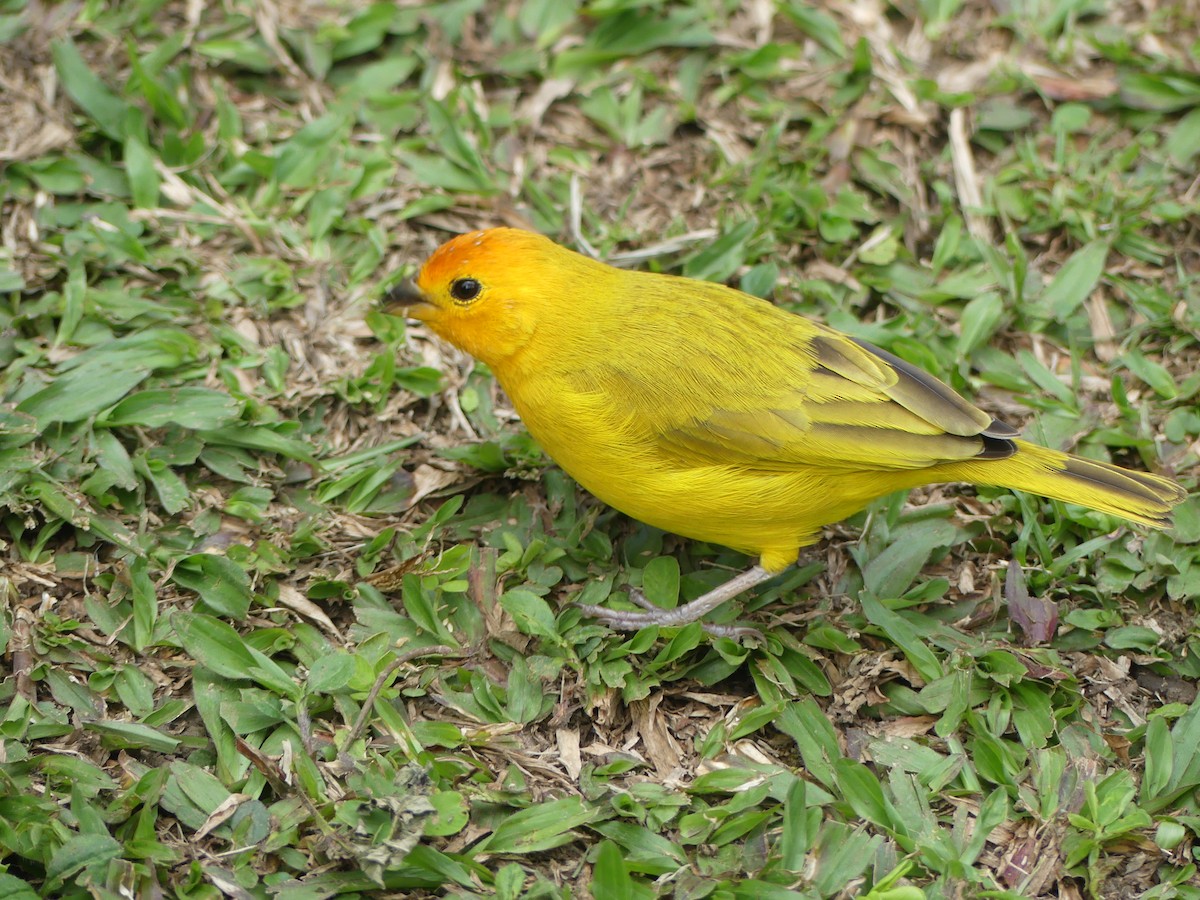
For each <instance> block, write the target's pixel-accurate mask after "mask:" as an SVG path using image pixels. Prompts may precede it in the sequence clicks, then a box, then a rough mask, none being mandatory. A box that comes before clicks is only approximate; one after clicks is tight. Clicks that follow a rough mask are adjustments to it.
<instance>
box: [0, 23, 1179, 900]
mask: <svg viewBox="0 0 1200 900" xmlns="http://www.w3.org/2000/svg"><path fill="white" fill-rule="evenodd" d="M0 116H2V118H3V122H4V127H3V128H2V129H0V165H2V166H3V167H4V179H3V181H2V182H0V559H2V560H3V565H2V567H0V599H2V600H3V618H2V620H0V639H2V643H3V648H4V653H5V656H4V659H5V662H6V663H7V665H8V672H7V677H6V678H5V679H4V681H3V682H2V684H0V697H2V698H3V704H4V705H3V716H2V719H0V740H2V744H0V751H2V752H0V773H2V777H3V785H4V788H3V791H2V792H0V892H2V893H4V895H5V896H13V897H35V896H44V897H51V896H54V897H59V896H62V897H83V896H92V897H104V898H107V897H118V896H165V897H187V898H193V897H194V898H205V897H216V896H220V895H228V896H234V897H268V896H272V895H274V894H276V893H280V892H285V891H286V892H287V895H288V896H289V897H326V896H334V895H344V894H360V895H370V896H379V897H389V896H391V897H421V896H460V897H475V896H480V897H483V896H487V897H491V896H495V897H501V898H513V897H517V896H529V897H567V896H574V897H588V896H596V897H601V898H606V897H650V896H657V895H669V896H687V897H743V896H754V897H756V898H765V897H771V898H774V897H804V898H849V897H870V898H873V900H910V898H918V897H928V898H950V897H969V896H980V897H983V896H987V897H1035V898H1037V897H1080V898H1082V897H1101V898H1127V897H1147V898H1150V897H1153V898H1170V897H1184V898H1197V897H1200V879H1198V878H1197V870H1196V856H1195V852H1194V847H1195V842H1196V839H1197V835H1198V834H1200V810H1198V808H1197V798H1196V789H1197V787H1200V752H1198V751H1200V702H1198V701H1197V691H1196V683H1197V678H1198V677H1200V632H1198V629H1197V623H1196V614H1195V601H1196V598H1197V596H1200V504H1198V503H1197V502H1196V500H1195V499H1194V498H1193V499H1191V500H1189V501H1187V502H1185V503H1184V504H1183V505H1182V506H1181V507H1180V508H1179V509H1178V511H1177V514H1176V520H1175V525H1174V527H1173V528H1172V529H1170V530H1167V531H1163V532H1151V531H1148V530H1146V529H1140V528H1133V527H1128V526H1125V525H1122V524H1121V523H1120V522H1118V521H1116V520H1114V519H1110V518H1107V517H1105V516H1102V515H1099V514H1094V513H1090V512H1088V511H1086V510H1084V509H1082V508H1079V507H1075V506H1069V505H1065V504H1060V503H1053V502H1050V501H1042V500H1039V499H1037V498H1032V497H1028V496H1018V495H1015V494H1012V493H1009V492H1005V491H999V490H995V489H990V488H967V487H963V486H957V485H953V486H941V487H937V488H933V489H928V490H923V491H916V492H913V493H912V494H910V495H908V496H904V495H900V496H895V497H891V498H886V499H884V500H881V501H880V502H878V503H877V504H875V505H874V506H873V507H872V508H871V509H869V510H868V511H866V512H865V513H863V514H862V515H859V516H857V517H855V518H854V519H852V520H850V521H848V522H846V523H842V524H839V525H837V526H834V527H831V528H829V529H827V530H826V533H825V535H824V536H823V539H822V541H821V542H820V543H819V544H817V545H815V546H814V547H811V548H808V549H807V550H806V551H804V553H803V554H802V556H801V559H800V562H799V565H798V566H797V567H796V568H795V569H793V570H789V571H788V572H786V573H785V574H783V575H781V576H779V577H778V578H777V579H775V580H774V581H772V582H770V583H768V584H767V585H766V586H764V588H763V589H761V590H759V591H757V592H755V593H754V594H753V595H751V596H749V597H745V598H740V599H739V600H736V601H733V602H731V603H729V604H727V605H726V606H725V607H723V608H722V609H720V610H718V611H717V613H715V614H714V618H715V619H716V620H719V621H725V622H730V621H737V622H741V623H746V624H750V625H753V626H756V627H757V628H759V629H760V630H761V631H762V632H763V635H764V637H763V639H762V640H760V641H749V642H744V643H739V642H736V641H733V640H731V639H728V638H714V637H711V636H709V635H708V634H706V633H704V632H703V631H701V630H700V628H699V627H698V626H695V625H693V626H688V627H686V628H682V629H662V630H657V629H648V630H645V631H643V632H640V633H637V634H632V635H629V634H620V633H616V632H613V631H610V630H609V629H607V628H604V627H602V626H600V625H597V624H595V623H592V622H589V621H587V620H583V619H581V617H580V616H579V614H578V611H577V610H575V609H573V607H572V601H574V600H580V599H582V600H584V601H585V602H607V603H611V604H621V603H623V602H624V599H625V595H626V593H627V592H628V590H629V589H630V587H641V588H642V589H644V591H645V592H646V594H647V595H648V596H649V597H650V599H651V600H653V601H655V602H657V603H659V604H660V605H670V604H673V603H675V602H676V601H677V600H678V599H681V598H682V599H689V598H691V597H694V596H697V595H698V594H699V593H701V592H702V591H703V590H704V588H705V587H707V586H711V585H712V584H714V583H717V582H719V581H721V580H723V579H724V578H725V577H726V576H727V574H728V573H729V572H732V571H736V570H738V569H740V568H742V567H744V566H746V565H748V564H749V562H750V561H749V560H747V559H745V558H743V557H741V556H739V555H738V554H736V553H733V552H732V551H729V550H726V549H724V548H720V547H715V546H706V545H701V544H697V543H695V542H690V541H687V540H683V539H680V538H677V537H675V536H672V535H668V534H663V533H661V532H658V531H655V530H653V529H650V528H647V527H645V526H642V525H639V524H638V523H636V522H633V521H630V520H629V519H626V518H624V517H622V516H621V515H619V514H618V513H615V512H614V511H612V510H610V509H607V508H605V507H603V506H602V505H601V504H599V503H597V502H596V501H595V500H594V499H592V498H590V497H588V496H587V495H586V494H585V493H584V492H583V491H581V490H580V489H579V488H577V487H576V486H575V485H573V484H572V483H571V481H570V480H569V479H568V478H567V477H566V476H565V475H563V474H562V473H561V472H560V471H559V470H557V469H556V468H555V467H554V466H553V464H552V463H551V462H550V461H549V460H547V459H546V458H545V457H544V456H543V455H542V454H541V452H540V451H539V450H538V448H537V447H536V446H535V445H534V444H533V443H532V442H531V441H530V439H529V438H528V436H527V435H526V434H525V433H524V432H523V430H522V428H521V425H520V422H519V420H518V419H517V418H516V416H515V415H514V413H513V412H512V409H511V406H510V405H509V403H508V401H507V400H506V398H505V397H504V396H503V394H502V393H501V392H500V391H499V390H498V389H497V388H496V386H495V384H494V382H493V381H492V379H491V377H490V375H489V374H488V373H487V372H486V371H485V370H484V369H483V368H482V367H480V366H478V365H475V364H473V363H472V361H471V360H470V359H468V358H466V357H464V356H463V355H461V354H459V353H458V352H457V351H455V350H453V349H452V348H449V347H447V346H446V345H444V344H441V343H439V342H438V341H437V340H436V339H434V338H433V337H432V336H431V335H430V334H429V333H427V332H426V331H424V330H423V329H422V328H420V327H417V326H414V325H412V324H409V325H407V326H406V325H405V323H404V322H403V321H401V320H399V319H396V318H392V317H389V316H385V315H383V314H382V313H381V312H380V310H379V308H378V301H379V298H380V297H381V296H382V295H383V293H384V292H385V291H386V289H387V288H388V287H390V286H391V285H393V284H395V283H397V282H398V281H399V280H400V279H401V278H403V277H405V276H407V275H408V274H411V272H412V271H413V269H414V266H415V264H417V263H418V262H419V261H420V260H421V259H423V258H424V257H425V256H426V255H427V254H428V253H429V252H430V251H431V250H432V249H433V248H434V247H436V246H437V245H438V244H439V243H440V242H441V241H443V240H444V239H446V238H447V237H449V236H450V235H452V234H454V233H457V232H460V231H465V230H469V229H472V228H477V227H484V226H489V225H497V224H508V225H517V226H521V227H526V228H533V229H536V230H539V231H542V232H544V233H546V234H548V235H550V236H552V237H554V238H555V239H557V240H559V241H561V242H563V243H565V244H568V245H570V246H573V247H575V248H576V249H580V250H582V251H584V252H589V253H593V254H595V255H597V256H599V257H601V258H603V259H606V260H609V261H611V262H614V263H617V264H620V265H626V266H636V267H640V268H646V269H655V270H661V271H669V272H675V273H681V274H685V275H689V276H691V277H694V278H705V279H710V280H719V281H723V282H726V283H729V284H732V285H735V286H740V287H741V288H742V289H744V290H747V291H750V292H752V293H756V294H759V295H763V296H769V297H770V298H772V299H773V301H774V302H776V303H779V304H781V305H783V306H785V307H787V308H789V309H792V310H796V311H801V312H804V313H805V314H808V315H812V316H815V317H818V318H821V319H823V320H824V321H826V322H828V323H829V324H831V325H833V326H835V327H837V328H839V329H842V330H844V331H847V332H850V333H852V334H854V335H856V336H859V337H864V338H867V339H869V340H871V341H873V342H874V343H876V344H879V345H882V346H884V347H886V348H887V349H889V350H891V351H892V352H894V353H896V354H898V355H900V356H902V357H904V358H905V359H908V360H909V361H911V362H913V363H916V364H918V365H920V366H922V367H924V368H926V369H928V370H930V371H932V372H934V373H935V374H937V375H938V376H939V377H941V378H943V379H945V380H946V381H948V382H950V383H951V384H952V385H954V386H955V387H956V388H957V389H959V390H961V391H963V392H964V393H965V394H967V395H968V396H970V397H971V398H972V399H973V400H974V401H975V402H977V403H978V404H979V405H981V406H983V407H984V408H986V409H988V410H989V411H991V412H993V413H995V414H996V415H999V416H1001V417H1002V418H1004V419H1005V420H1007V421H1011V422H1013V423H1014V424H1017V425H1019V426H1021V427H1022V428H1023V430H1024V431H1025V433H1026V434H1028V435H1030V436H1031V437H1032V438H1034V439H1036V440H1039V441H1041V442H1044V443H1049V444H1052V445H1054V446H1057V447H1062V448H1066V449H1071V450H1073V451H1074V452H1077V453H1081V454H1084V455H1088V456H1093V457H1097V458H1102V459H1111V460H1113V461H1116V462H1119V463H1121V464H1123V465H1127V466H1130V467H1133V468H1143V469H1150V470H1152V471H1156V472H1160V473H1162V474H1166V475H1168V476H1172V477H1175V478H1177V479H1178V480H1179V481H1180V482H1181V483H1183V484H1184V485H1185V486H1186V487H1188V488H1189V489H1192V490H1195V488H1196V481H1197V478H1196V476H1197V458H1198V453H1200V412H1197V398H1198V397H1200V241H1198V240H1197V237H1198V227H1200V201H1198V199H1197V195H1198V194H1200V179H1198V178H1197V175H1196V171H1197V167H1196V163H1197V160H1198V159H1200V11H1198V10H1197V8H1196V6H1195V4H1194V3H1190V2H1188V0H1177V2H1162V3H1154V2H1151V0H1145V2H1119V0H1113V2H1108V3H1105V2H1088V0H1057V2H1056V0H1014V2H1008V3H1000V2H997V3H993V4H987V3H976V2H970V0H913V2H898V3H895V4H892V5H887V4H883V3H877V2H872V0H862V2H850V0H844V2H833V0H828V2H822V0H812V2H809V3H805V2H800V0H779V2H769V0H751V2H731V0H687V2H684V0H679V2H667V0H640V2H639V0H594V2H590V3H583V2H579V0H524V2H520V0H511V2H491V0H452V2H445V3H430V4H425V5H421V4H417V3H411V2H400V3H396V4H392V3H377V4H368V3H365V2H359V0H345V2H340V3H339V2H335V3H308V2H295V0H288V2H283V3H275V2H251V0H230V2H227V3H224V4H203V3H199V2H187V3H179V2H171V0H123V2H112V3H104V2H101V0H89V2H83V3H68V4H43V3H24V2H20V0H8V2H4V0H0Z"/></svg>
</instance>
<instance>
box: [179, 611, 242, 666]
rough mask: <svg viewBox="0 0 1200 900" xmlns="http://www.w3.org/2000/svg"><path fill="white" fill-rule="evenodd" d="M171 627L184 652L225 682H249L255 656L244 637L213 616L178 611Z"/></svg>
mask: <svg viewBox="0 0 1200 900" xmlns="http://www.w3.org/2000/svg"><path fill="white" fill-rule="evenodd" d="M171 627H172V628H174V629H175V634H176V635H178V637H179V642H180V644H182V645H183V649H185V650H186V651H187V652H188V655H189V656H191V657H192V658H193V659H194V660H196V661H197V662H199V663H200V664H201V665H204V666H206V667H207V668H209V669H212V670H213V671H214V672H216V673H217V674H218V675H221V676H223V677H225V678H232V679H245V678H249V677H250V676H249V672H250V669H251V668H253V667H254V662H255V660H254V656H253V654H251V653H250V649H249V648H248V647H247V646H246V644H245V642H244V641H243V640H242V636H241V635H240V634H238V633H237V632H236V631H234V630H233V629H232V628H230V627H229V626H228V625H226V624H225V623H224V622H222V621H221V620H220V619H214V618H213V617H212V616H206V615H203V614H201V613H190V612H184V611H183V610H175V611H174V612H173V613H171Z"/></svg>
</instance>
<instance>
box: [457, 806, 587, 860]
mask: <svg viewBox="0 0 1200 900" xmlns="http://www.w3.org/2000/svg"><path fill="white" fill-rule="evenodd" d="M596 815H597V812H596V810H594V809H589V808H587V807H585V806H584V805H583V801H582V800H580V799H579V798H578V797H564V798H563V799H561V800H551V801H549V802H548V803H541V804H539V805H537V806H532V807H530V808H529V809H522V810H520V811H518V812H515V813H513V814H512V815H510V816H506V817H505V818H504V819H502V820H501V822H500V824H499V825H498V826H496V830H495V831H493V832H492V833H491V834H490V835H488V836H487V837H486V838H484V839H483V840H482V841H481V842H480V843H479V844H477V845H476V847H475V850H474V852H475V854H476V855H478V854H481V853H491V854H496V853H540V852H543V851H545V850H553V849H554V848H555V847H561V846H563V845H564V844H568V843H570V842H571V841H573V840H575V835H574V834H573V833H572V831H571V829H572V828H578V827H579V826H580V825H586V824H587V823H589V822H591V821H592V820H593V819H595V818H596Z"/></svg>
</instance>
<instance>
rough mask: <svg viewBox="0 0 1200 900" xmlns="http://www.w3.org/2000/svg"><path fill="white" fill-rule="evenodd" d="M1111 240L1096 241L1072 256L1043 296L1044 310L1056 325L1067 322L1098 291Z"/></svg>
mask: <svg viewBox="0 0 1200 900" xmlns="http://www.w3.org/2000/svg"><path fill="white" fill-rule="evenodd" d="M1108 251H1109V245H1108V242H1107V241H1092V243H1090V244H1086V245H1084V246H1083V247H1082V248H1080V249H1079V250H1077V251H1076V252H1075V253H1074V254H1072V255H1071V258H1070V259H1068V260H1067V261H1066V262H1065V263H1063V266H1062V268H1061V269H1059V270H1058V272H1057V274H1055V276H1054V280H1053V281H1051V282H1050V284H1049V286H1048V287H1047V288H1046V291H1045V293H1044V294H1043V295H1042V301H1041V304H1042V310H1043V314H1044V315H1045V316H1046V318H1048V319H1050V320H1051V321H1053V322H1062V321H1065V320H1066V319H1067V318H1068V317H1069V316H1070V315H1071V314H1072V313H1073V312H1075V310H1076V309H1078V308H1079V306H1080V304H1081V303H1083V301H1084V300H1086V299H1087V298H1088V297H1089V296H1090V295H1091V293H1092V291H1094V290H1095V289H1096V284H1097V283H1098V282H1099V281H1100V276H1101V275H1103V274H1104V263H1105V261H1106V260H1107V259H1108Z"/></svg>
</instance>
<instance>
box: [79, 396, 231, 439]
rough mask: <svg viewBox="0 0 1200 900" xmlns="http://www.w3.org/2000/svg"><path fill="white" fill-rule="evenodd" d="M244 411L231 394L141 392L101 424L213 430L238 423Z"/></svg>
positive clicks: (123, 402) (124, 400) (128, 398)
mask: <svg viewBox="0 0 1200 900" xmlns="http://www.w3.org/2000/svg"><path fill="white" fill-rule="evenodd" d="M241 408H242V404H241V403H239V402H238V401H237V400H234V399H233V398H232V397H230V396H229V395H228V394H226V393H223V392H221V391H214V390H210V389H208V388H202V387H181V388H174V389H172V390H151V391H138V392H137V393H136V394H131V395H129V396H128V397H126V398H125V399H123V400H122V401H121V402H119V403H118V404H117V405H116V406H114V407H113V408H112V409H110V410H109V411H108V413H107V414H106V415H105V416H104V417H103V418H102V419H100V420H99V421H98V424H100V425H107V426H109V427H113V426H118V425H138V426H141V427H143V428H161V427H163V426H164V425H170V424H174V425H180V426H182V427H184V428H195V429H200V430H206V431H213V430H216V429H218V428H223V427H225V426H226V425H228V424H230V423H232V422H234V421H236V420H237V418H238V416H239V415H240V414H241Z"/></svg>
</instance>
